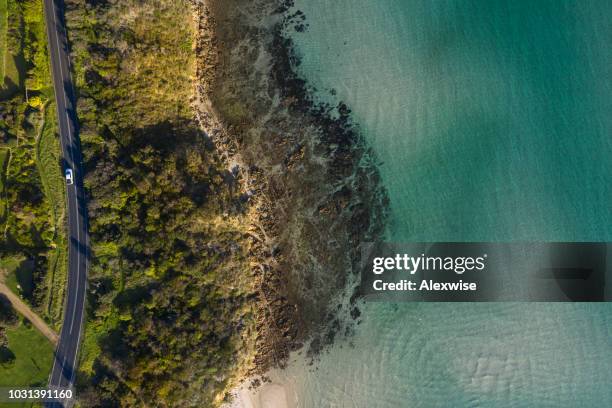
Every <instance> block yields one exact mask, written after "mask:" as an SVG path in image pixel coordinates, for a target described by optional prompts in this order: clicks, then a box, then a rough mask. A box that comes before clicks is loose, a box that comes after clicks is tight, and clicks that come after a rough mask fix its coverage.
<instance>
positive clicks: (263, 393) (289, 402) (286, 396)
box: [225, 382, 297, 408]
mask: <svg viewBox="0 0 612 408" xmlns="http://www.w3.org/2000/svg"><path fill="white" fill-rule="evenodd" d="M233 394H234V400H233V401H232V402H231V403H230V404H228V405H226V406H225V408H295V407H297V405H296V404H295V402H294V398H293V397H292V396H293V394H294V393H293V390H292V389H291V387H290V386H288V385H286V384H280V383H274V382H272V383H267V384H263V385H261V386H260V387H257V388H256V389H252V390H250V389H249V387H248V384H244V385H242V386H241V387H238V388H237V389H236V390H234V391H233Z"/></svg>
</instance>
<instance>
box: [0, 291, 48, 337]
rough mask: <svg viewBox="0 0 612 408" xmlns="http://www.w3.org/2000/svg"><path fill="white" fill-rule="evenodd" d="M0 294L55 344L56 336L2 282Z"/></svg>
mask: <svg viewBox="0 0 612 408" xmlns="http://www.w3.org/2000/svg"><path fill="white" fill-rule="evenodd" d="M0 294H2V295H4V296H6V297H7V299H8V300H9V301H10V302H11V305H12V306H13V308H14V309H15V310H16V311H17V312H19V313H20V314H21V315H23V316H25V318H26V319H28V320H29V321H30V322H31V323H32V324H33V325H34V327H36V328H37V329H38V330H39V331H40V332H41V333H42V334H43V335H44V336H45V337H46V338H48V339H49V341H51V343H53V344H57V340H58V337H57V334H56V333H55V332H54V331H53V330H51V328H50V327H49V326H47V323H45V322H44V321H43V320H42V319H41V318H40V317H38V315H37V314H36V313H34V312H33V311H32V309H30V307H29V306H28V305H26V304H25V303H24V302H23V301H22V300H21V299H19V297H18V296H16V295H15V294H14V293H13V292H11V290H10V289H9V288H8V286H6V285H5V284H4V283H2V282H0Z"/></svg>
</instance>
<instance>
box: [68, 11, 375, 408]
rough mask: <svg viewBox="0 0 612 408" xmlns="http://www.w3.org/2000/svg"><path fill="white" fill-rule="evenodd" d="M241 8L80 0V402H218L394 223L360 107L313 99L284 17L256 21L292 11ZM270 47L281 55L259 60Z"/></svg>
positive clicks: (273, 354) (302, 329)
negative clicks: (83, 291) (384, 219)
mask: <svg viewBox="0 0 612 408" xmlns="http://www.w3.org/2000/svg"><path fill="white" fill-rule="evenodd" d="M230 3H231V4H228V7H227V8H225V7H224V6H222V5H221V6H220V7H218V8H217V6H219V5H220V3H219V4H217V3H215V2H209V1H206V2H204V1H200V0H193V1H191V2H190V1H187V0H181V1H179V2H178V3H177V2H176V1H171V0H154V1H151V2H147V3H146V4H143V3H142V2H140V1H137V0H117V1H114V2H90V1H86V0H67V1H66V20H67V27H68V36H69V40H70V43H71V53H72V61H73V62H74V64H73V70H74V72H73V74H74V75H73V77H74V80H75V82H76V91H77V99H78V104H77V110H78V116H79V120H80V138H81V144H82V151H83V155H84V168H85V187H86V191H87V202H88V207H87V209H88V216H89V217H88V218H89V224H90V225H89V230H90V245H91V265H90V270H89V291H88V297H87V302H88V303H87V323H86V328H85V336H84V340H83V348H82V353H81V358H80V365H79V375H78V376H77V381H78V387H79V388H80V389H79V395H80V399H81V403H82V404H83V405H84V406H143V405H144V406H148V405H155V406H205V407H208V406H219V405H220V404H221V403H222V402H223V401H226V400H227V399H228V395H229V394H228V391H229V390H230V389H231V388H232V387H234V386H235V385H237V383H238V381H240V380H243V379H245V378H246V376H247V375H250V374H261V373H262V372H263V371H265V370H266V369H267V368H270V367H271V366H273V365H283V364H284V363H285V362H286V361H287V358H288V355H289V352H290V351H292V350H295V349H297V348H298V347H299V346H300V345H301V343H300V342H301V341H302V340H305V339H306V338H307V335H308V334H309V333H311V331H310V330H311V329H313V328H314V327H316V326H317V325H318V324H323V323H327V322H326V320H327V319H326V318H325V316H327V313H326V308H327V307H328V306H329V305H328V302H329V301H330V299H331V297H332V295H335V294H337V291H338V290H339V288H341V287H342V286H343V284H344V282H345V277H346V270H347V268H349V269H350V268H351V266H352V264H351V262H353V261H351V260H350V259H351V256H352V255H354V254H355V251H357V247H358V244H359V242H360V241H361V240H362V239H364V238H365V237H369V236H372V234H374V233H376V231H377V228H378V226H379V225H380V223H379V221H378V220H377V219H376V216H377V215H378V214H379V213H378V212H376V211H374V210H372V213H373V216H371V214H370V211H371V209H372V208H373V207H374V204H372V203H370V202H369V200H370V197H372V198H373V199H374V200H378V199H379V198H378V196H377V195H376V194H375V193H377V190H375V188H376V187H375V186H376V181H377V178H376V177H377V175H376V173H375V172H373V171H372V168H371V166H370V165H369V164H368V162H367V160H366V154H365V149H363V148H362V147H361V145H360V143H359V138H358V136H357V134H356V133H355V132H354V131H353V129H352V127H351V125H350V123H349V121H348V111H347V109H345V108H340V109H339V112H340V115H339V117H340V119H333V118H332V116H333V115H332V114H331V113H330V112H329V111H327V110H326V109H327V108H325V107H319V106H314V105H313V104H312V102H311V101H309V100H307V99H306V98H305V97H304V96H305V94H306V92H305V89H304V88H303V86H304V84H303V81H300V80H298V79H297V77H296V76H295V75H294V74H292V67H291V66H290V65H288V64H286V62H287V61H288V60H289V54H288V53H289V50H288V48H289V47H288V46H287V44H286V43H284V42H283V41H282V35H281V32H280V29H279V26H278V25H276V24H273V25H272V26H269V27H264V26H253V25H252V23H253V22H255V23H258V24H259V23H260V24H263V22H264V21H267V20H266V16H270V15H274V19H273V21H272V22H274V21H277V22H278V21H282V20H281V17H282V10H281V11H277V12H274V9H275V8H276V7H271V6H274V5H276V6H278V4H276V2H265V1H262V0H260V1H257V2H255V3H253V4H250V5H249V4H246V3H245V2H233V1H232V2H230ZM234 3H236V4H234ZM238 3H240V4H238ZM234 6H235V7H234ZM232 10H233V11H232ZM239 10H249V12H248V13H241V12H239ZM251 11H252V13H251ZM248 16H252V17H253V19H252V20H251V19H249V18H248ZM260 17H261V18H260ZM244 19H246V21H244ZM221 20H223V21H227V22H228V24H227V25H223V27H232V29H233V30H236V31H232V32H230V31H224V29H223V28H222V27H221V25H220V26H216V25H215V23H214V22H215V21H221ZM236 33H238V35H236ZM258 33H263V35H259V34H258ZM240 44H242V45H244V46H245V49H238V48H240ZM245 44H251V45H250V46H246V45H245ZM251 46H252V47H253V48H254V49H251V48H250V47H251ZM236 47H238V48H236ZM261 48H263V49H264V52H265V53H266V55H265V56H264V58H263V59H262V60H266V59H267V58H269V57H271V56H273V57H274V58H276V57H277V56H278V57H279V58H280V61H281V64H280V65H278V66H266V65H265V64H258V63H257V61H259V60H258V59H257V55H258V54H257V50H260V49H261ZM256 67H258V69H259V68H261V71H256V72H253V69H254V68H256ZM272 68H274V69H272ZM283 75H284V77H285V79H283V80H282V81H281V78H283ZM267 83H269V87H268V86H262V84H267ZM291 84H293V85H296V84H299V86H295V87H291ZM300 86H302V88H300ZM279 89H280V91H279ZM278 92H281V94H280V95H278V94H277V93H278ZM329 110H331V108H330V109H329ZM370 184H371V185H373V186H374V187H371V186H370ZM371 189H374V192H373V193H372V190H371ZM370 193H372V194H370ZM307 203H310V204H307ZM312 203H315V204H312ZM371 204H372V205H371ZM312 215H315V217H312ZM371 219H375V220H376V221H375V222H372V223H371V221H370V220H371ZM338 254H343V255H341V256H338ZM334 259H336V260H335V261H334ZM347 262H348V263H347ZM324 268H328V269H327V270H326V269H324ZM326 271H330V272H331V274H330V275H329V276H331V279H330V281H331V282H332V283H333V284H332V285H329V286H326V285H320V284H318V282H320V281H321V280H322V275H320V274H323V273H324V272H326ZM323 280H324V279H323ZM313 281H314V283H313ZM299 293H304V294H308V296H311V295H312V296H313V297H314V298H318V299H317V301H316V302H312V304H310V305H309V304H308V302H307V299H306V298H305V297H304V296H299ZM315 316H316V317H315ZM325 336H326V339H327V341H331V338H333V333H329V332H326V333H325Z"/></svg>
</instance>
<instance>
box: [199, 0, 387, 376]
mask: <svg viewBox="0 0 612 408" xmlns="http://www.w3.org/2000/svg"><path fill="white" fill-rule="evenodd" d="M192 5H193V10H194V17H195V21H196V26H197V38H196V52H197V72H196V92H195V97H194V99H193V101H192V105H193V106H194V108H195V111H196V113H197V119H198V122H199V124H200V126H201V127H202V128H203V129H204V130H205V131H206V133H207V134H208V136H209V137H210V139H211V141H212V142H213V143H214V144H215V145H216V147H217V149H218V150H219V152H220V153H221V154H222V156H223V158H224V160H225V162H226V163H228V166H229V167H230V169H229V170H230V171H231V172H232V174H234V176H235V178H236V180H237V182H238V184H239V188H240V191H241V194H242V195H243V197H244V201H245V202H248V215H249V217H248V219H249V220H250V225H249V226H248V231H249V232H248V236H249V240H250V244H251V248H252V250H251V254H250V256H251V259H250V264H251V266H252V271H251V273H252V276H253V282H254V285H255V288H256V293H257V299H256V302H257V303H258V306H257V309H256V310H257V316H256V321H257V328H256V329H257V334H258V337H257V343H256V345H255V348H256V350H254V354H255V358H254V360H253V361H252V362H251V363H252V364H251V366H250V367H248V370H247V372H248V374H250V375H256V374H263V373H264V372H265V371H266V370H267V369H269V368H271V367H283V365H284V364H285V363H286V362H287V360H288V357H289V354H290V353H291V352H292V351H294V350H297V349H299V348H301V347H302V346H303V345H304V344H306V343H307V344H309V353H310V354H311V355H313V356H314V355H316V353H317V352H318V351H319V350H320V349H321V348H322V347H324V346H325V345H326V344H330V343H331V342H332V341H333V339H334V336H335V334H336V333H337V332H339V331H340V332H342V333H345V332H347V331H350V327H349V326H347V325H346V324H344V320H345V319H343V316H352V317H353V318H357V317H358V316H359V311H358V310H357V309H356V307H355V305H354V301H353V299H352V298H351V300H350V301H348V302H346V301H343V300H342V296H341V295H342V294H343V291H345V289H346V287H347V283H348V282H349V281H350V279H351V275H352V274H351V273H349V271H353V275H354V274H355V273H356V271H357V264H358V262H359V255H360V252H359V247H360V244H361V243H363V242H367V241H373V240H375V239H376V238H377V237H379V236H380V235H381V234H382V233H383V228H384V222H385V218H386V212H387V198H386V193H385V191H384V189H383V187H382V185H381V182H380V178H379V174H378V171H377V169H376V166H375V164H374V161H373V154H372V152H371V151H370V150H369V149H368V147H367V146H366V145H365V143H364V141H363V140H362V138H361V136H360V134H359V132H358V130H357V129H356V128H355V126H354V125H353V124H352V123H351V119H350V110H349V109H348V107H347V106H346V105H344V104H342V103H340V104H338V105H337V106H329V105H323V104H320V103H316V102H315V101H314V100H313V98H312V96H311V95H312V89H309V87H308V84H307V83H306V82H305V81H304V80H303V79H302V78H300V77H299V75H298V74H297V73H296V69H295V68H296V66H298V65H299V58H298V57H297V56H296V54H295V50H294V47H293V43H292V41H291V39H290V38H289V37H288V36H286V35H285V33H286V31H287V30H288V29H296V30H298V31H299V30H304V29H305V28H306V25H305V21H304V16H303V14H302V13H301V12H295V13H293V14H291V15H289V14H288V12H287V11H288V10H289V9H290V7H291V6H292V4H291V2H290V1H289V2H288V1H278V0H255V1H247V0H229V1H228V0H225V1H213V0H193V1H192Z"/></svg>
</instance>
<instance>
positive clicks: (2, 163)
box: [0, 148, 11, 232]
mask: <svg viewBox="0 0 612 408" xmlns="http://www.w3.org/2000/svg"><path fill="white" fill-rule="evenodd" d="M10 155H11V152H10V150H9V149H8V148H5V149H0V232H2V231H3V230H4V218H5V217H6V211H7V208H6V199H5V198H4V184H5V183H6V166H7V165H8V159H9V157H10Z"/></svg>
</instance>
